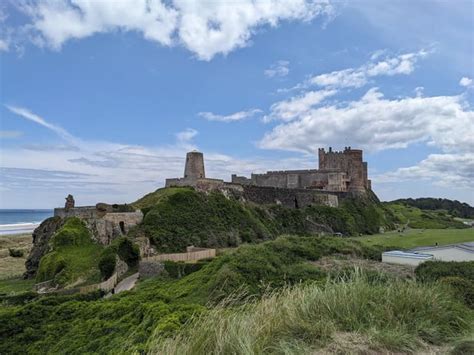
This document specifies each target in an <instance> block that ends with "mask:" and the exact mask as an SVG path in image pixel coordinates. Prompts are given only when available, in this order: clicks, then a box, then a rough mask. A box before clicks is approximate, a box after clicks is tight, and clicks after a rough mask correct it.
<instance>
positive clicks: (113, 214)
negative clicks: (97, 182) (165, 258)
mask: <svg viewBox="0 0 474 355" xmlns="http://www.w3.org/2000/svg"><path fill="white" fill-rule="evenodd" d="M69 196H71V195H69ZM69 196H68V198H69ZM71 197H72V196H71ZM66 200H67V198H66ZM54 216H55V217H60V218H67V217H78V218H80V219H82V220H83V221H84V222H85V223H86V225H87V227H88V229H89V230H90V231H91V232H92V235H93V237H94V238H95V239H96V240H97V241H98V242H99V243H101V244H103V245H108V244H110V242H111V241H112V240H114V239H115V238H117V237H120V236H121V235H125V234H127V233H128V231H129V229H130V227H132V226H135V225H137V224H139V223H141V221H142V220H143V213H142V212H141V211H140V210H135V208H133V207H132V206H130V205H109V204H106V203H98V204H97V205H95V206H80V207H74V206H72V207H65V208H55V209H54Z"/></svg>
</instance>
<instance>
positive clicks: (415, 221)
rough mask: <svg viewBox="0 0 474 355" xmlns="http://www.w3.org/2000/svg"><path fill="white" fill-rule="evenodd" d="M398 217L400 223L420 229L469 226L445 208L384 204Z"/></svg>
mask: <svg viewBox="0 0 474 355" xmlns="http://www.w3.org/2000/svg"><path fill="white" fill-rule="evenodd" d="M384 205H385V206H386V207H388V208H389V209H390V210H391V211H392V212H393V214H394V215H395V216H396V217H397V219H398V220H399V223H400V224H403V225H408V227H410V228H418V229H443V228H460V229H461V228H469V227H468V226H466V225H465V224H464V223H462V222H460V221H458V220H456V219H455V218H454V216H452V215H450V214H449V213H448V212H446V211H445V210H433V211H432V210H421V209H419V208H417V207H413V206H410V205H406V204H403V203H394V202H389V203H385V204H384Z"/></svg>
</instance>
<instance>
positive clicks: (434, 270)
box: [415, 261, 474, 281]
mask: <svg viewBox="0 0 474 355" xmlns="http://www.w3.org/2000/svg"><path fill="white" fill-rule="evenodd" d="M415 275H416V277H417V279H418V280H421V281H437V280H439V279H440V278H442V277H449V276H455V277H461V278H464V279H467V280H470V281H474V261H462V262H456V261H448V262H446V261H426V262H424V263H422V264H420V265H418V266H417V268H416V269H415Z"/></svg>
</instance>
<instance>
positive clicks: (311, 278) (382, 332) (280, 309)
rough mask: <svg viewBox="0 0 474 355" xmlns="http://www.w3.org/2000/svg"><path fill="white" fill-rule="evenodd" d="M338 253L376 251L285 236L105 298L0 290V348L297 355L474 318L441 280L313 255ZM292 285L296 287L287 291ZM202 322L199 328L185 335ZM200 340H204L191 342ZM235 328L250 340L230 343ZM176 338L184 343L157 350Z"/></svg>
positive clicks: (428, 337) (415, 345) (417, 340)
mask: <svg viewBox="0 0 474 355" xmlns="http://www.w3.org/2000/svg"><path fill="white" fill-rule="evenodd" d="M334 254H335V255H337V257H338V258H341V257H343V255H350V256H358V257H372V258H375V257H378V256H379V253H378V252H377V250H374V249H373V248H370V247H366V246H363V245H362V244H360V243H358V242H357V241H352V240H348V239H341V238H332V237H326V238H318V237H296V236H294V237H284V238H278V239H276V240H274V241H269V242H265V243H260V244H254V245H245V246H241V247H239V248H237V249H235V250H233V251H232V252H229V253H226V254H224V255H222V256H219V257H217V258H216V259H214V260H212V261H210V262H209V263H208V264H206V265H205V266H203V267H202V268H201V269H200V270H199V271H196V272H194V273H192V274H190V275H188V276H185V277H183V278H181V279H178V280H176V279H169V278H165V277H161V278H160V277H158V278H152V279H148V280H142V281H141V283H140V284H139V285H138V287H137V288H136V289H135V290H133V291H130V292H124V293H121V294H119V295H116V296H113V297H111V298H109V299H102V298H100V295H99V294H98V293H93V294H89V295H74V296H60V295H48V296H42V297H37V296H36V297H35V296H32V295H31V294H25V295H23V296H21V295H20V296H11V297H8V296H4V297H2V299H1V301H2V305H3V307H2V308H1V309H0V334H1V337H2V339H1V341H0V353H2V354H18V353H29V354H84V353H104V354H122V353H123V354H129V353H132V352H134V351H136V352H138V353H144V352H151V353H176V354H178V353H181V354H184V353H193V354H194V353H198V354H199V353H209V351H212V350H213V349H215V352H214V353H235V354H247V353H254V352H257V353H259V349H270V348H268V347H269V346H274V348H272V349H274V352H275V353H287V354H304V353H311V352H314V351H315V350H317V349H323V350H324V349H325V347H326V346H328V345H329V344H331V343H336V344H338V335H339V334H340V332H344V333H345V334H347V335H348V336H349V335H350V336H354V337H359V336H362V338H360V340H359V341H360V342H361V344H364V346H369V347H371V349H375V351H377V350H387V349H388V350H390V351H402V352H404V351H408V350H410V351H411V350H413V349H423V348H424V347H425V346H428V345H429V344H445V343H446V342H448V341H450V340H451V338H452V337H462V336H463V335H464V334H466V333H469V331H470V330H471V329H472V328H471V322H472V317H473V314H472V311H471V310H469V309H468V308H467V307H466V306H464V305H463V304H462V303H461V301H460V300H458V299H457V298H454V297H452V296H451V294H450V293H449V292H448V290H446V289H445V288H443V287H441V286H439V285H428V284H427V285H421V284H417V283H415V282H413V281H399V282H398V281H394V280H393V279H392V278H391V277H390V276H389V275H384V274H374V273H373V272H371V273H365V272H363V273H362V274H361V273H360V272H356V271H354V270H347V271H342V273H340V274H331V273H329V274H328V272H327V271H324V270H323V269H320V268H318V267H317V266H315V265H314V264H313V263H312V262H313V261H315V260H318V259H319V258H321V257H322V256H325V255H334ZM354 273H355V274H354ZM358 275H359V276H358ZM291 285H294V286H295V287H296V288H294V289H287V290H285V287H288V286H291ZM282 289H283V290H284V291H281V290H282ZM281 292H283V293H281ZM229 297H230V298H229ZM261 297H263V299H262V300H260V299H261ZM223 301H224V303H221V302H223ZM216 304H218V306H217V308H216ZM414 305H415V306H414ZM215 312H217V313H215ZM200 314H201V315H202V316H203V317H204V318H196V317H198V316H199V315H200ZM215 314H218V320H216V317H215V316H214V315H215ZM265 314H266V315H268V317H265ZM208 317H209V318H208ZM193 319H194V322H193V323H191V325H190V327H191V328H187V327H186V328H183V327H185V325H186V324H188V323H189V322H190V321H191V320H193ZM209 319H210V320H209ZM196 322H198V323H196ZM199 327H201V329H202V331H203V332H202V333H201V336H199V337H194V336H190V337H188V336H186V334H190V335H192V334H197V333H196V332H197V329H198V328H199ZM181 329H185V332H184V333H181V332H179V331H180V330H181ZM193 329H196V330H193ZM239 329H240V330H239ZM234 330H235V332H234ZM189 331H190V333H188V332H189ZM219 331H225V333H226V334H227V335H226V336H225V337H219V336H218V333H219ZM177 332H178V333H177ZM193 332H194V333H193ZM245 332H246V333H247V336H245V337H244V336H243V335H244V333H245ZM198 333H199V332H198ZM241 335H242V337H241ZM170 336H175V337H178V338H175V339H178V340H175V339H168V340H166V338H168V337H170ZM199 339H201V340H204V342H202V343H200V344H201V345H202V347H200V348H196V347H195V346H199V344H197V342H200V341H201V340H199ZM239 339H240V340H242V344H248V346H245V348H235V346H237V345H236V344H237V342H238V341H239ZM280 340H281V341H280ZM176 344H178V345H179V346H178V347H177V348H176V349H177V350H179V351H174V352H173V351H170V352H168V351H167V350H166V351H163V349H171V350H172V349H174V347H175V346H176ZM196 344H197V345H196ZM272 344H273V345H272ZM346 345H347V344H346ZM349 346H350V345H349ZM183 349H191V350H192V351H191V352H186V351H184V352H182V351H181V350H183ZM199 349H201V350H199ZM219 349H221V350H220V351H219ZM245 349H247V351H246V350H245ZM285 349H286V351H285ZM249 351H250V352H249ZM262 351H263V350H262ZM272 351H273V350H272ZM263 352H265V351H263Z"/></svg>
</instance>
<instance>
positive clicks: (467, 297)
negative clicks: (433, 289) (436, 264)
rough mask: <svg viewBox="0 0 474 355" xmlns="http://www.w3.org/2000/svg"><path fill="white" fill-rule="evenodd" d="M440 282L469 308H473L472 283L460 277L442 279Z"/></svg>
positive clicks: (473, 286) (473, 288) (473, 284)
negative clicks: (449, 288) (450, 289)
mask: <svg viewBox="0 0 474 355" xmlns="http://www.w3.org/2000/svg"><path fill="white" fill-rule="evenodd" d="M440 281H441V282H442V283H444V284H446V285H448V286H449V287H451V288H452V289H453V290H454V293H455V294H456V295H457V296H459V298H460V299H461V300H462V301H463V302H464V303H465V304H466V305H467V306H468V307H470V308H474V282H473V281H470V280H467V279H463V278H462V277H456V276H454V277H452V276H451V277H443V278H441V279H440Z"/></svg>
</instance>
